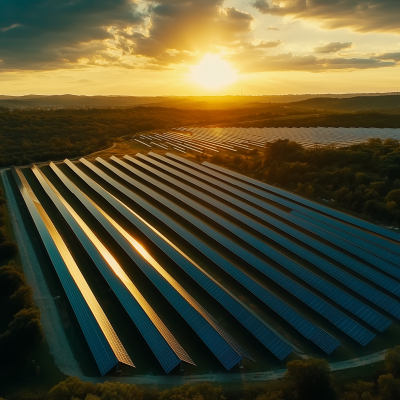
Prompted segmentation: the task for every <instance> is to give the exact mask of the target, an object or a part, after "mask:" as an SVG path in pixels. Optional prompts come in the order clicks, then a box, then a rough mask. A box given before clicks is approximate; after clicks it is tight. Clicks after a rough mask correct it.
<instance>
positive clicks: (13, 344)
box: [0, 188, 43, 377]
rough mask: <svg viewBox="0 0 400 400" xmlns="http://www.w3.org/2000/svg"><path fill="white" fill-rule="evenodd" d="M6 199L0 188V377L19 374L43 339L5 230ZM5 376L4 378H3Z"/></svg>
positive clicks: (29, 292)
mask: <svg viewBox="0 0 400 400" xmlns="http://www.w3.org/2000/svg"><path fill="white" fill-rule="evenodd" d="M5 218H6V214H5V199H4V197H3V193H2V190H1V188H0V310H1V312H0V376H2V377H4V376H6V375H7V374H10V373H19V372H20V368H21V365H22V364H24V363H25V362H26V358H27V356H28V354H29V353H30V351H31V350H32V349H33V348H34V347H35V346H36V344H37V343H39V342H40V341H41V340H42V339H43V333H42V327H41V323H40V311H39V310H38V308H37V307H36V306H35V304H34V301H33V292H32V288H31V287H30V286H29V285H28V284H27V283H26V280H25V276H24V274H23V272H22V268H21V267H20V266H18V265H17V264H16V263H15V262H14V261H12V258H13V257H15V256H16V255H17V253H18V246H17V245H16V243H14V242H13V241H12V240H10V237H9V234H8V232H7V231H6V229H5ZM6 372H7V374H6Z"/></svg>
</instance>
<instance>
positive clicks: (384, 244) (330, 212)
mask: <svg viewBox="0 0 400 400" xmlns="http://www.w3.org/2000/svg"><path fill="white" fill-rule="evenodd" d="M202 164H203V165H205V166H207V167H209V168H210V169H214V170H217V171H220V172H223V173H225V174H227V175H231V176H234V177H235V178H237V179H240V180H242V181H246V182H248V183H251V184H252V185H255V186H258V187H261V188H262V189H265V190H267V191H269V192H272V193H276V194H278V195H280V196H282V197H284V198H288V199H290V200H292V201H294V202H297V203H300V204H303V205H305V206H307V207H309V208H310V209H313V210H318V211H320V212H322V213H324V214H326V215H329V216H332V217H334V218H337V219H339V220H341V221H344V222H347V223H349V224H353V225H356V226H358V227H360V228H363V229H366V230H369V231H371V232H374V233H377V234H379V235H382V236H384V237H387V238H389V239H392V240H396V241H400V235H399V234H398V233H395V232H392V231H390V230H388V229H385V228H381V227H379V226H377V225H373V224H371V223H369V222H366V221H363V220H360V219H358V218H355V217H352V216H350V215H347V214H344V213H341V212H339V211H336V210H332V209H330V208H328V207H325V206H322V205H320V204H317V203H314V202H312V201H310V200H307V199H305V198H303V197H300V196H297V195H295V194H293V193H290V192H287V191H285V190H282V189H279V188H276V187H274V186H271V185H267V184H266V183H263V182H259V181H257V180H255V179H252V178H249V177H247V176H245V175H242V174H238V173H237V172H233V171H230V170H228V169H226V168H222V167H219V166H217V165H214V164H211V163H209V162H206V161H205V162H203V163H202ZM299 211H302V210H299ZM315 215H316V217H317V218H318V219H320V218H321V217H322V215H321V214H318V213H315ZM321 220H322V219H321ZM324 220H325V219H324ZM328 220H330V219H328ZM332 221H334V220H332ZM327 223H329V222H327ZM335 226H336V224H335ZM339 229H342V230H347V231H349V232H350V233H352V234H355V235H356V236H360V237H363V238H366V240H368V241H372V243H375V242H376V243H379V245H380V246H382V247H383V248H388V249H389V250H391V249H394V251H395V252H396V253H397V254H399V252H400V247H399V246H398V245H394V244H393V245H392V243H390V242H387V241H385V240H381V239H380V238H378V237H375V236H372V235H371V234H369V233H366V232H363V231H359V230H355V229H354V228H352V227H351V226H342V225H340V227H339ZM353 232H354V233H353ZM391 251H392V250H391Z"/></svg>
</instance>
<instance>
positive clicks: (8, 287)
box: [0, 264, 25, 299]
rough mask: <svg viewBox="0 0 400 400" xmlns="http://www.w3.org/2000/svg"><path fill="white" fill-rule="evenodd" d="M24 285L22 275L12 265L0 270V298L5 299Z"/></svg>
mask: <svg viewBox="0 0 400 400" xmlns="http://www.w3.org/2000/svg"><path fill="white" fill-rule="evenodd" d="M24 284H25V277H24V275H23V274H22V273H21V272H19V271H17V270H16V269H15V267H14V265H13V264H9V265H5V266H4V267H1V268H0V298H2V299H6V298H8V297H10V296H11V295H12V294H14V293H15V292H16V291H17V290H18V289H19V288H20V287H21V286H23V285H24Z"/></svg>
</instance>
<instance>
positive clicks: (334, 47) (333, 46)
mask: <svg viewBox="0 0 400 400" xmlns="http://www.w3.org/2000/svg"><path fill="white" fill-rule="evenodd" d="M352 47H353V43H352V42H349V43H340V42H332V43H327V44H324V45H323V46H320V47H315V48H314V52H315V53H325V54H327V53H337V52H338V51H340V50H345V49H351V48H352Z"/></svg>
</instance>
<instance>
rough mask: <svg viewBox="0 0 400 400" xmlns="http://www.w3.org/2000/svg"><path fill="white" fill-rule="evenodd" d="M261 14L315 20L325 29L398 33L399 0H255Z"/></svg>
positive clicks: (399, 27) (399, 25)
mask: <svg viewBox="0 0 400 400" xmlns="http://www.w3.org/2000/svg"><path fill="white" fill-rule="evenodd" d="M252 5H253V7H255V8H256V9H258V10H259V11H260V12H261V13H263V14H271V15H280V16H285V15H291V16H293V17H294V18H303V19H315V20H317V21H318V22H320V23H322V26H323V27H325V28H327V29H337V28H345V27H349V28H351V29H353V30H355V31H358V32H373V31H381V32H395V33H400V24H399V15H400V1H399V0H340V1H338V0H255V1H253V3H252Z"/></svg>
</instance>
